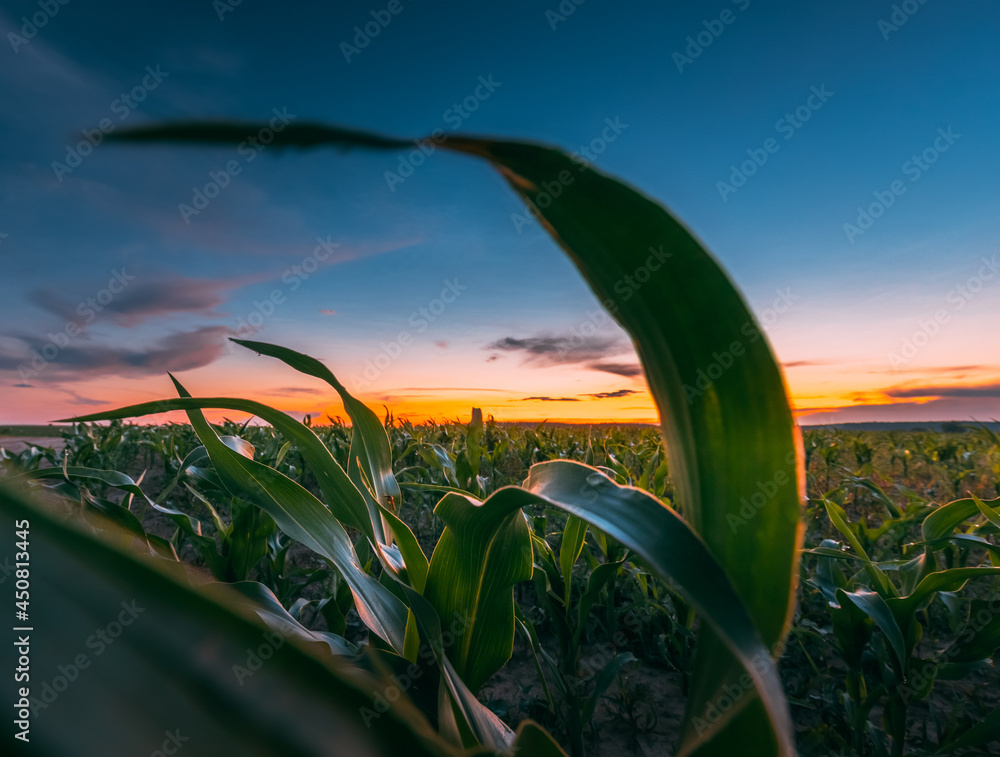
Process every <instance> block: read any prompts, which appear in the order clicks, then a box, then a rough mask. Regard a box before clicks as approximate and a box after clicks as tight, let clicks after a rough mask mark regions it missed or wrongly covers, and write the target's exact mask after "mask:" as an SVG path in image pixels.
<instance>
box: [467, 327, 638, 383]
mask: <svg viewBox="0 0 1000 757" xmlns="http://www.w3.org/2000/svg"><path fill="white" fill-rule="evenodd" d="M485 349H487V350H489V351H491V352H493V353H494V354H493V355H491V356H490V357H489V358H487V362H492V361H493V360H496V359H497V358H498V357H499V355H500V354H502V353H509V354H517V355H520V356H521V357H522V360H523V362H524V364H525V365H534V366H537V367H550V366H559V365H579V366H580V367H582V368H586V369H588V370H592V371H601V372H604V373H613V374H615V375H617V376H624V377H627V378H631V377H634V376H640V375H642V368H641V367H639V365H638V364H635V363H625V362H619V361H614V360H608V358H611V357H614V356H617V355H625V354H628V353H629V352H632V346H631V345H630V344H629V343H628V342H627V341H626V340H624V339H622V338H621V337H618V336H614V337H606V336H598V335H591V336H582V335H579V334H574V335H570V336H550V335H541V336H532V337H512V336H508V337H504V338H503V339H498V340H496V341H495V342H491V343H490V344H488V345H486V348H485Z"/></svg>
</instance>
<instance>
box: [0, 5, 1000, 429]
mask: <svg viewBox="0 0 1000 757" xmlns="http://www.w3.org/2000/svg"><path fill="white" fill-rule="evenodd" d="M998 32H1000V7H998V6H997V4H996V3H995V2H990V1H989V0H969V1H968V2H959V3H946V2H944V0H924V1H923V2H920V1H918V0H907V2H902V3H889V2H872V1H870V0H865V1H864V2H862V1H861V0H848V1H846V2H842V3H822V4H812V3H801V4H793V3H765V2H762V1H761V0H732V1H730V0H712V1H708V0H706V1H705V2H701V1H699V2H689V3H683V4H681V3H654V2H638V1H635V2H628V1H624V2H623V1H622V0H617V1H616V2H613V3H612V2H602V1H601V0H563V1H562V2H561V3H560V2H557V1H556V0H549V1H545V0H543V1H542V2H518V1H513V2H504V3H465V2H457V1H455V0H392V2H389V1H388V0H386V2H382V0H376V1H375V2H371V3H369V2H353V1H350V2H337V3H318V2H316V3H290V4H282V5H278V4H268V3H263V2H260V0H216V2H211V1H210V0H199V2H170V3H167V2H149V3H142V4H137V3H131V2H130V3H126V2H96V3H95V2H84V1H83V0H68V2H66V3H65V4H61V3H60V2H57V0H41V1H40V2H39V1H38V0H36V1H35V2H13V1H12V0H2V1H0V37H2V39H0V96H2V98H3V102H4V103H5V107H4V108H3V110H2V112H0V129H2V132H3V134H4V137H5V138H4V139H3V140H0V197H2V205H0V423H46V422H49V421H52V420H55V419H58V418H64V417H68V416H72V415H80V414H84V413H91V412H97V411H99V410H105V409H112V408H115V407H119V406H123V405H126V404H133V403H138V402H145V401H149V400H154V399H159V398H164V397H170V396H174V392H173V388H172V385H171V384H170V381H169V378H168V377H167V372H168V371H170V372H173V373H174V374H175V375H176V376H177V378H178V379H179V380H180V381H181V382H183V384H184V385H185V386H186V387H187V388H188V390H189V391H191V393H192V394H194V395H195V396H231V397H246V398H252V399H256V400H259V401H261V402H265V403H267V404H270V405H272V406H274V407H277V408H280V409H282V410H285V411H287V412H289V413H292V414H293V415H295V416H296V417H301V416H302V415H304V414H310V415H313V416H314V417H317V416H323V415H327V414H328V415H330V416H333V417H336V416H343V415H344V413H343V409H342V406H341V405H340V403H339V401H338V400H337V398H336V395H335V393H334V392H333V391H332V390H331V389H329V387H327V386H326V385H325V384H323V383H321V382H318V381H316V380H313V379H310V378H308V377H304V376H301V375H300V374H297V373H295V372H294V371H291V370H290V369H288V368H286V367H285V366H283V365H282V364H280V363H278V362H276V361H273V360H270V359H267V358H263V357H258V356H257V355H255V354H254V353H252V352H248V351H246V350H244V349H242V348H238V347H234V346H233V345H232V344H231V343H229V342H228V341H227V338H228V337H230V336H236V335H239V336H243V337H247V338H252V339H256V340H259V341H265V342H272V343H276V344H281V345H284V346H286V347H290V348H292V349H295V350H298V351H300V352H305V353H308V354H310V355H313V356H315V357H318V358H321V359H322V360H323V361H324V362H325V363H326V364H327V365H328V366H329V367H330V368H331V370H333V371H334V373H336V374H337V375H338V376H339V377H340V378H341V380H342V381H343V382H344V383H345V385H346V386H347V387H348V389H350V390H351V391H352V392H353V393H354V394H355V395H356V396H358V397H360V398H361V399H362V400H364V401H365V402H367V403H369V404H370V405H372V406H375V407H379V406H382V405H384V406H385V407H386V408H388V409H389V410H391V411H392V412H393V413H394V414H396V415H397V416H405V417H408V418H410V419H411V420H413V421H415V422H422V421H424V420H427V419H430V418H433V419H437V420H442V419H455V418H465V419H467V418H468V416H469V413H470V409H471V408H472V407H473V406H475V407H481V408H482V409H483V411H484V413H486V414H492V415H493V416H494V417H495V418H496V419H497V420H501V421H504V420H506V421H523V420H542V419H546V418H548V419H550V420H553V421H555V420H560V421H579V422H590V421H613V420H618V421H636V422H655V421H656V408H655V406H654V404H653V402H652V400H651V398H650V396H649V394H648V391H647V389H646V385H645V382H644V380H643V376H642V371H641V368H640V366H639V364H638V359H637V358H636V355H635V351H634V349H633V348H632V346H631V343H630V341H629V339H628V337H627V335H626V334H625V333H624V332H623V331H622V330H621V329H620V328H619V327H618V326H617V325H616V324H615V323H614V322H613V321H611V320H610V319H609V318H608V317H607V316H606V315H605V314H604V312H603V311H602V310H601V308H600V305H599V304H598V301H597V299H596V298H595V297H594V295H593V294H592V293H591V292H590V290H589V289H588V287H587V286H586V284H585V283H584V281H583V279H582V277H581V276H580V275H579V274H578V273H577V271H576V270H575V268H574V267H573V266H572V264H571V263H570V262H569V260H568V259H567V258H566V256H565V255H564V254H563V253H562V252H561V251H560V250H559V249H558V248H557V247H556V245H555V244H554V243H553V242H552V240H551V239H550V238H549V237H548V236H547V234H546V233H545V231H544V230H543V229H541V228H540V227H539V226H538V224H537V223H535V222H533V221H530V222H525V221H524V219H525V218H526V216H525V213H524V208H523V206H522V205H521V203H520V201H519V200H518V199H517V198H516V197H515V196H514V194H513V193H512V192H511V191H510V189H509V188H508V187H507V186H506V185H505V183H504V182H503V180H502V179H501V178H500V177H499V176H498V175H497V174H496V173H495V172H494V171H493V170H492V169H490V168H489V167H488V166H487V165H486V164H484V163H481V162H478V161H475V160H470V159H468V158H464V157H462V156H458V155H454V154H448V153H446V152H445V151H443V150H438V151H435V152H434V153H432V154H430V155H427V156H426V158H425V159H424V160H423V161H422V162H420V163H419V165H414V163H416V162H417V161H413V162H410V161H409V159H408V157H407V152H406V151H400V152H394V151H387V152H385V151H380V152H365V151H350V152H341V151H337V150H333V149H318V150H310V151H284V152H283V151H279V150H278V149H276V148H268V147H267V146H266V144H264V143H263V142H264V140H265V139H266V135H263V136H262V138H261V140H260V141H257V140H255V141H254V142H253V143H247V144H244V145H243V146H241V147H239V148H233V147H181V146H159V145H157V146H150V145H145V146H136V145H121V144H112V143H108V142H106V141H105V139H104V137H105V135H106V134H108V133H112V132H114V131H122V130H124V129H126V128H129V127H136V126H141V125H144V124H150V123H158V122H165V121H171V120H175V121H176V120H192V119H212V120H219V119H235V120H241V121H255V122H260V123H262V124H270V125H271V126H272V127H273V128H275V129H279V128H281V127H282V125H283V124H287V123H292V122H295V121H299V122H304V121H325V122H329V123H334V124H341V125H346V126H351V127H355V128H363V129H371V130H375V131H378V132H381V133H385V134H389V135H394V136H400V137H408V138H415V137H419V136H424V135H427V134H429V133H431V132H432V131H433V130H435V129H441V130H443V131H444V132H445V133H446V134H455V133H471V134H485V135H495V136H506V137H515V138H527V139H534V140H539V141H543V142H547V143H551V144H556V145H561V146H563V147H566V148H568V149H570V150H573V151H575V152H577V153H580V154H582V155H584V156H586V157H587V158H588V159H590V160H592V161H593V162H594V164H595V165H597V166H598V167H600V168H601V169H603V170H605V171H608V172H611V173H613V174H615V175H618V176H620V177H622V178H624V179H625V180H627V181H628V182H629V183H631V184H633V185H634V186H637V187H639V188H640V189H642V190H643V191H644V192H646V193H647V194H649V195H651V196H653V197H655V198H657V199H659V200H660V201H662V202H663V203H664V204H666V205H667V206H668V207H669V208H670V209H671V210H672V211H673V212H675V213H676V214H677V215H678V216H679V217H680V218H681V219H683V221H684V222H685V223H686V224H687V225H688V226H689V227H690V228H691V229H693V230H694V232H695V233H696V234H697V235H698V236H699V238H700V239H702V240H703V241H704V242H705V244H706V246H707V247H708V248H709V249H710V250H711V251H712V252H713V254H714V255H715V256H716V257H717V258H718V260H719V261H720V262H721V263H722V265H723V266H724V267H725V268H726V270H727V271H728V272H729V273H730V275H731V276H732V278H733V280H734V281H735V282H736V284H737V286H738V287H739V288H740V290H741V291H742V292H743V294H744V296H745V298H746V299H747V301H748V303H749V305H750V307H751V309H752V310H753V311H754V312H755V314H756V315H757V318H758V320H759V321H760V323H761V324H762V327H763V330H764V332H765V333H766V335H767V337H768V339H769V340H770V343H771V344H772V346H773V348H774V351H775V353H776V355H777V357H778V359H779V361H780V362H781V364H782V366H783V368H784V371H785V374H786V380H787V384H788V387H789V391H790V395H791V397H790V399H791V402H792V405H793V407H794V409H795V412H796V414H797V416H798V417H799V420H800V422H801V423H803V424H813V423H833V422H852V421H931V420H970V419H976V420H989V419H996V418H1000V350H998V331H997V323H998V319H1000V265H998V262H997V261H998V254H1000V243H998V241H997V240H998V239H1000V213H998V212H997V207H998V204H997V197H998V191H997V185H996V166H997V165H1000V140H998V139H997V134H998V133H1000V132H998V127H1000V85H998V79H997V77H996V71H997V70H1000V47H998V46H997V44H996V40H997V38H998V36H997V35H998ZM225 414H226V415H228V416H230V417H239V416H238V415H237V414H233V413H225ZM221 415H222V413H220V414H218V415H217V417H221ZM170 417H171V416H163V415H161V416H156V417H155V418H153V419H152V420H165V419H168V418H170Z"/></svg>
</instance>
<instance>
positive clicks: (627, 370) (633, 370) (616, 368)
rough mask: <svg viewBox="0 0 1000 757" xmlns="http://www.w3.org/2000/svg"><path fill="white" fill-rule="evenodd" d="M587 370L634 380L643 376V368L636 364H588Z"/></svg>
mask: <svg viewBox="0 0 1000 757" xmlns="http://www.w3.org/2000/svg"><path fill="white" fill-rule="evenodd" d="M587 368H590V370H592V371H603V372H604V373H613V374H615V375H616V376H624V377H625V378H633V377H635V376H641V375H642V366H641V365H638V364H636V363H588V364H587Z"/></svg>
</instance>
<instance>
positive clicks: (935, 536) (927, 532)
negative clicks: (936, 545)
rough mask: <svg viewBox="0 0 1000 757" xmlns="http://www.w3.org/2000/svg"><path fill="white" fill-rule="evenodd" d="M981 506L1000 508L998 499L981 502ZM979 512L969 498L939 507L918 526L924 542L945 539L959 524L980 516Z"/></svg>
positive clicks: (974, 502) (973, 501) (977, 507)
mask: <svg viewBox="0 0 1000 757" xmlns="http://www.w3.org/2000/svg"><path fill="white" fill-rule="evenodd" d="M983 505H984V506H988V507H989V508H990V509H992V510H996V509H997V508H998V507H1000V497H998V498H997V499H989V500H986V501H985V502H983ZM981 512H982V511H981V510H980V509H979V505H977V504H976V501H975V500H974V499H971V498H970V499H957V500H955V501H954V502H949V503H948V504H947V505H941V507H939V508H937V509H936V510H935V511H934V512H932V513H931V514H930V515H928V516H927V517H926V518H924V522H923V523H922V524H921V526H920V530H921V531H922V533H923V537H924V541H929V542H933V541H938V540H940V539H947V538H948V537H949V536H951V534H952V532H953V531H954V530H955V529H956V528H958V526H959V524H961V523H962V522H963V521H966V520H968V519H969V518H971V517H973V516H975V515H979V514H981Z"/></svg>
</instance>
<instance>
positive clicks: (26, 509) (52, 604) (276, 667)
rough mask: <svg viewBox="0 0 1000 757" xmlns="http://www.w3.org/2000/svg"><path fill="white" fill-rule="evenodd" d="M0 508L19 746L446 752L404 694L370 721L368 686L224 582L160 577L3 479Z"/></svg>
mask: <svg viewBox="0 0 1000 757" xmlns="http://www.w3.org/2000/svg"><path fill="white" fill-rule="evenodd" d="M0 515H2V519H0V536H2V538H3V541H4V542H5V543H13V541H14V533H13V528H15V527H19V526H15V524H17V523H23V522H25V521H26V522H27V523H28V525H27V526H25V528H28V530H29V531H30V542H31V558H32V559H31V563H32V569H31V578H32V599H33V600H35V601H33V602H32V603H31V611H32V614H31V624H32V627H33V628H34V631H33V632H31V646H32V650H33V656H32V670H31V673H32V676H31V682H30V684H29V685H30V689H31V691H30V698H31V699H33V700H36V701H37V705H36V704H33V705H32V707H34V708H35V709H36V710H37V712H36V715H35V716H34V717H33V721H32V727H31V731H30V738H31V747H32V749H31V751H33V752H35V753H37V754H53V755H55V754H58V755H66V756H67V757H104V756H105V755H112V754H114V755H118V754H121V755H125V754H151V753H153V752H154V751H155V750H157V749H158V748H159V745H160V744H161V743H163V740H164V732H165V731H166V730H170V731H171V732H175V731H177V732H179V733H180V734H181V736H182V737H183V738H184V739H186V740H187V742H186V745H187V746H189V748H192V749H193V750H194V751H193V752H192V754H220V755H229V754H232V755H237V754H247V755H250V754H286V755H299V756H303V757H304V756H306V755H309V756H311V757H320V756H321V755H330V754H342V755H345V757H346V755H352V757H353V756H354V755H361V756H362V757H382V756H384V757H395V756H396V755H399V754H403V753H405V754H408V755H409V754H414V755H421V756H422V757H430V756H431V755H438V756H441V755H452V757H458V756H457V753H456V752H455V751H454V750H453V749H452V748H450V747H449V746H448V745H446V744H444V743H443V742H441V740H440V739H438V738H437V737H436V735H435V734H434V732H433V730H432V729H431V727H430V725H429V724H428V723H427V721H426V720H425V719H424V718H423V717H422V716H421V715H420V714H419V713H418V712H417V711H416V710H415V709H414V708H413V707H412V706H410V705H408V704H407V703H406V702H403V701H399V702H396V703H394V704H393V705H392V707H391V708H390V709H389V710H387V711H384V712H381V715H380V716H379V718H378V720H377V721H376V722H371V721H368V720H367V719H366V717H365V716H364V714H363V709H368V710H369V711H371V712H374V711H375V709H374V708H375V707H376V704H375V701H376V700H375V699H374V694H375V693H376V692H378V691H379V687H378V682H377V681H375V680H373V679H371V678H370V677H368V676H365V675H364V674H362V673H360V672H358V671H355V670H347V669H344V668H343V667H342V666H339V665H335V664H334V661H333V658H332V657H331V656H330V655H328V654H327V655H326V660H328V662H327V661H323V660H321V659H319V658H317V657H315V656H314V655H313V654H312V652H311V650H309V649H306V648H305V647H303V646H301V645H300V644H299V642H298V641H297V640H296V639H295V638H294V637H289V638H287V639H286V638H284V637H281V636H280V635H272V633H271V632H269V631H268V630H267V628H266V627H264V626H262V624H261V623H260V621H259V619H257V618H256V617H251V616H248V615H246V614H245V613H244V611H243V610H242V609H241V608H240V606H239V605H240V604H241V603H240V602H238V601H237V602H235V603H230V601H229V600H228V599H226V598H225V596H228V595H226V593H225V591H224V587H223V589H222V590H220V594H219V596H218V597H217V598H216V599H214V600H213V599H209V598H207V597H205V596H204V595H203V594H201V593H199V592H196V591H194V590H192V589H191V588H190V587H189V586H187V585H186V584H184V583H181V582H180V581H179V580H178V578H179V576H178V575H177V574H168V573H167V572H165V571H164V569H163V568H164V567H165V566H166V565H169V563H165V562H164V561H159V560H158V561H151V560H148V559H140V558H139V557H137V556H136V555H134V554H133V553H131V552H129V551H125V550H123V549H121V548H118V547H115V546H113V545H111V544H109V543H108V542H107V541H106V540H104V539H100V538H98V537H95V536H93V535H91V534H90V533H88V532H87V531H86V530H82V529H80V528H78V527H76V526H75V525H74V524H72V523H68V522H66V521H64V520H63V519H62V518H56V517H54V516H52V515H50V514H48V513H47V512H46V510H45V509H43V508H42V507H41V506H36V505H34V504H31V503H29V502H28V501H26V500H24V499H23V498H21V497H20V496H17V495H14V494H12V493H10V492H8V491H7V489H6V487H4V486H2V485H0ZM224 595H225V596H224ZM121 618H124V619H125V620H127V621H128V624H127V625H124V627H123V630H122V632H121V634H120V635H119V636H118V637H117V638H115V639H114V642H113V644H109V645H106V646H104V647H103V648H99V649H100V650H101V651H100V652H97V651H95V648H94V647H93V646H90V647H88V646H86V645H85V641H86V640H87V639H88V638H89V637H90V638H93V634H94V633H95V629H102V628H104V627H105V626H106V625H107V624H108V623H110V622H112V621H114V622H118V621H119V620H120V619H121ZM262 647H265V648H266V650H267V652H268V653H269V657H268V659H267V660H266V661H264V662H263V663H262V664H261V665H260V666H259V667H257V666H254V667H257V669H256V670H253V671H250V670H249V668H248V667H247V666H248V653H249V652H250V651H251V650H254V651H255V653H256V650H259V649H260V648H262ZM81 653H82V656H84V657H86V658H87V666H86V667H85V668H84V669H82V670H80V671H79V672H78V680H76V681H75V682H74V683H70V684H69V686H68V687H67V688H66V689H65V690H63V691H62V692H61V693H60V694H59V695H58V700H57V701H56V702H55V703H51V704H48V705H46V704H45V702H44V701H43V692H44V690H45V684H47V683H49V682H51V681H53V680H55V679H56V678H57V677H58V676H60V675H64V674H65V667H66V666H67V663H72V664H76V663H77V661H78V660H79V659H80V656H81ZM257 659H258V660H259V658H257ZM58 665H63V666H64V670H63V672H62V673H60V670H59V669H58V667H57V666H58ZM243 670H245V671H246V673H245V674H244V673H243V672H242V671H243ZM12 701H16V699H14V700H12ZM108 713H113V714H114V716H113V719H111V718H110V716H109V715H108ZM98 723H99V724H102V725H106V726H107V727H101V728H95V725H96V724H98ZM81 734H89V736H88V738H85V739H84V738H81ZM8 737H10V735H9V734H8Z"/></svg>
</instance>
